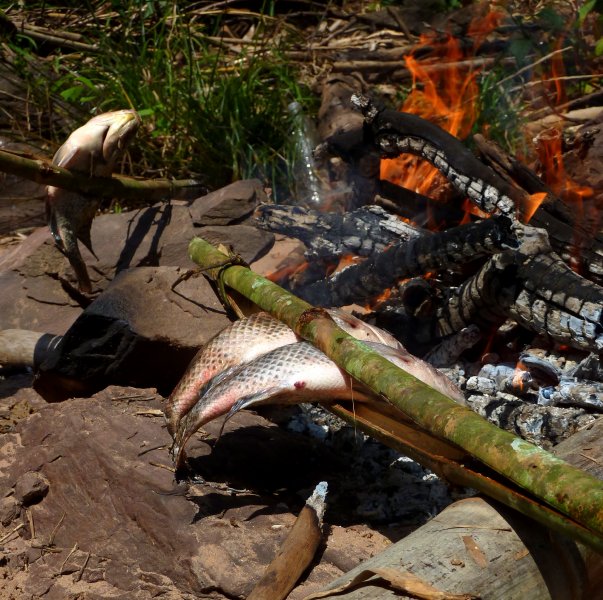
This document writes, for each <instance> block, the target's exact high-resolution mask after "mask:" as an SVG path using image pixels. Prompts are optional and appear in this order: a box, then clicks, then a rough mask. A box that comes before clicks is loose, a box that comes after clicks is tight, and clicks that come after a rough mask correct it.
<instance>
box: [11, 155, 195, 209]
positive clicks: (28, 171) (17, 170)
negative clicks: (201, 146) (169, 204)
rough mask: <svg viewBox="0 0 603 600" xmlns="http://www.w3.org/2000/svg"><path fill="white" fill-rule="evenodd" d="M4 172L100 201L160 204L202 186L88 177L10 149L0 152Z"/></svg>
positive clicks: (192, 181)
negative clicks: (101, 199)
mask: <svg viewBox="0 0 603 600" xmlns="http://www.w3.org/2000/svg"><path fill="white" fill-rule="evenodd" d="M0 171H4V172H6V173H11V174H13V175H18V176H19V177H25V178H26V179H30V180H32V181H35V182H36V183H41V184H44V185H53V186H55V187H60V188H63V189H66V190H70V191H72V192H80V193H82V194H93V195H95V196H97V197H100V198H124V199H126V200H134V199H139V200H140V199H142V200H155V201H159V200H164V199H166V198H173V197H175V196H176V195H177V194H178V193H182V192H186V191H188V190H191V189H197V190H198V189H200V188H201V187H202V186H201V183H200V182H199V181H196V180H195V179H182V180H168V179H132V178H131V177H120V176H119V175H114V176H113V177H88V176H87V175H82V174H80V173H74V172H72V171H69V170H68V169H64V168H63V167H57V166H56V165H53V164H51V163H49V162H47V161H45V160H42V159H39V158H36V159H33V158H27V157H25V156H22V155H20V154H16V153H14V152H8V151H6V150H0Z"/></svg>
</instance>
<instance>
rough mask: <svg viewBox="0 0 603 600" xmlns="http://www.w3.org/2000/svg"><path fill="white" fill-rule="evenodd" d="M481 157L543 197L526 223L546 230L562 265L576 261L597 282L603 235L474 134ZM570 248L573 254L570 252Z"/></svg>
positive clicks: (602, 266) (601, 266) (528, 172)
mask: <svg viewBox="0 0 603 600" xmlns="http://www.w3.org/2000/svg"><path fill="white" fill-rule="evenodd" d="M473 139H474V141H475V143H476V145H477V148H478V150H479V152H480V155H481V157H482V158H483V159H484V161H486V163H487V164H489V165H490V166H491V167H492V168H493V169H495V170H496V171H497V172H498V173H499V174H500V175H501V176H502V177H506V178H508V179H509V180H511V181H516V182H517V183H518V184H519V185H521V187H522V188H523V189H525V190H526V191H527V192H528V193H529V194H536V193H544V194H546V196H545V198H544V200H543V203H542V204H541V206H540V207H539V208H538V210H537V211H536V212H535V214H534V216H533V217H532V219H531V221H530V223H531V224H533V225H535V226H538V227H546V229H547V231H548V232H549V238H550V240H551V245H552V246H553V248H554V249H555V250H556V251H557V253H558V254H559V255H560V256H561V257H562V258H563V259H564V260H565V261H566V262H570V261H574V262H575V261H576V260H579V261H580V263H581V266H582V267H583V270H584V272H586V273H590V274H591V275H592V276H594V277H596V278H597V279H598V280H599V281H600V279H601V276H603V235H602V234H601V232H600V231H594V230H593V229H592V227H589V225H588V224H587V223H586V222H585V221H584V219H583V218H582V219H580V216H579V215H578V214H576V212H575V211H572V209H571V207H569V206H568V205H567V204H566V203H565V202H564V201H563V200H562V199H561V198H559V197H558V196H556V195H555V194H554V193H553V191H552V190H551V189H550V188H549V187H548V186H547V185H546V184H545V183H544V181H542V179H540V177H538V175H537V174H536V173H534V171H532V169H530V168H529V167H527V166H526V165H524V164H522V163H521V162H519V161H518V160H517V159H516V158H515V157H513V156H510V155H509V154H507V153H506V152H504V151H503V150H502V148H500V147H499V146H497V145H496V144H494V143H493V142H490V141H488V140H486V139H485V138H484V137H483V136H481V135H479V134H477V135H475V136H474V137H473ZM572 248H573V250H572Z"/></svg>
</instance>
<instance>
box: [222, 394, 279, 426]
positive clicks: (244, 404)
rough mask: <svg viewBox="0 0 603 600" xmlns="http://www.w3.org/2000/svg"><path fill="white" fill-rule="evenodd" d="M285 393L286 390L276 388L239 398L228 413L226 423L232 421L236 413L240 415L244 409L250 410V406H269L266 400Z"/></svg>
mask: <svg viewBox="0 0 603 600" xmlns="http://www.w3.org/2000/svg"><path fill="white" fill-rule="evenodd" d="M283 391H284V390H283V388H282V387H278V386H274V387H270V388H267V389H265V390H262V391H261V392H257V393H255V394H249V395H248V396H243V397H242V398H239V399H238V400H237V401H236V402H235V403H234V404H233V405H232V407H231V409H230V410H229V411H228V414H227V415H226V418H225V421H227V420H228V419H230V418H231V417H232V416H234V415H235V413H238V412H239V411H240V410H243V409H244V408H249V407H250V406H255V405H257V404H267V402H266V400H268V399H270V398H274V397H275V396H282V395H283Z"/></svg>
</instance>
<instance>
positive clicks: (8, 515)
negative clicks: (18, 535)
mask: <svg viewBox="0 0 603 600" xmlns="http://www.w3.org/2000/svg"><path fill="white" fill-rule="evenodd" d="M20 513H21V505H20V504H19V502H18V501H17V499H16V498H15V497H14V496H7V497H6V498H2V500H0V523H2V525H3V526H4V527H7V526H8V525H10V524H11V523H12V522H13V521H14V520H15V519H16V518H17V517H18V516H19V514H20Z"/></svg>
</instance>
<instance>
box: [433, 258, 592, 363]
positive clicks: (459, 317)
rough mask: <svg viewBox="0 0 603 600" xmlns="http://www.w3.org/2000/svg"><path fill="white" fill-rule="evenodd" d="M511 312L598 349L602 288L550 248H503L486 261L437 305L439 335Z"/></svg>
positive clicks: (538, 328) (563, 339) (562, 339)
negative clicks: (569, 265)
mask: <svg viewBox="0 0 603 600" xmlns="http://www.w3.org/2000/svg"><path fill="white" fill-rule="evenodd" d="M506 316H511V317H512V318H513V319H514V320H516V321H517V322H518V323H520V324H521V325H522V326H524V327H525V328H527V329H529V330H530V331H534V332H536V333H545V334H546V335H548V336H549V337H550V338H552V339H553V340H555V341H557V342H559V343H562V344H568V345H569V346H572V347H574V348H581V349H584V350H590V351H594V352H600V351H601V350H602V349H603V288H601V287H600V286H598V285H596V284H594V283H592V282H590V281H588V280H586V279H584V278H583V277H580V276H579V275H577V274H576V273H574V272H573V271H572V270H571V269H570V268H569V267H568V266H567V265H566V264H565V263H564V262H563V261H561V259H560V258H559V256H557V255H556V254H555V253H553V252H546V251H544V252H539V253H535V254H532V253H531V252H528V253H524V252H522V251H515V252H513V251H508V252H504V253H501V254H499V255H496V256H494V257H492V258H491V259H489V260H488V261H487V262H486V264H485V265H484V266H483V267H482V268H481V269H480V270H479V271H478V273H477V274H476V275H474V276H473V277H472V278H470V279H469V280H468V281H466V282H465V283H464V284H463V285H461V286H460V288H459V289H458V290H457V291H456V292H455V293H451V296H450V299H449V302H448V303H447V304H446V305H444V306H443V307H441V309H440V313H439V320H438V326H437V332H438V334H439V335H440V336H443V335H449V334H451V333H453V332H455V331H460V330H461V329H462V328H463V327H467V326H468V325H470V324H472V323H476V324H478V325H485V324H487V323H488V322H490V323H498V322H502V321H503V320H504V318H505V317H506Z"/></svg>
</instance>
